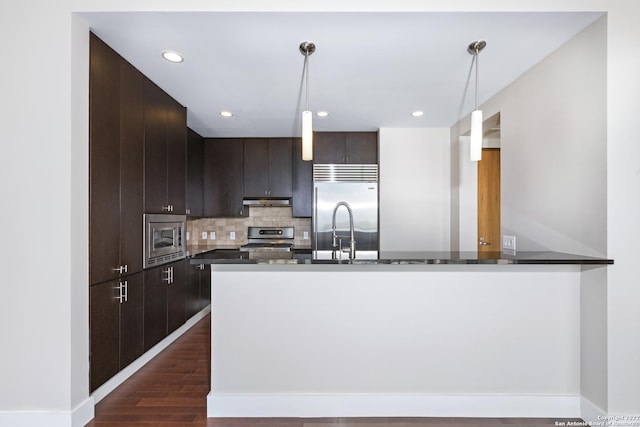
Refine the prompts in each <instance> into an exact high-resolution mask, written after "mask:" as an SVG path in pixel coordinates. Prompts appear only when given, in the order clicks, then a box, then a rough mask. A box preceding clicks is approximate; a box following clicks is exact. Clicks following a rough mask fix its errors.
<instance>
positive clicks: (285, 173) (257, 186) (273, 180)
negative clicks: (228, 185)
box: [244, 138, 293, 198]
mask: <svg viewBox="0 0 640 427" xmlns="http://www.w3.org/2000/svg"><path fill="white" fill-rule="evenodd" d="M291 150H292V141H291V138H253V139H245V140H244V196H245V197H256V198H257V197H279V198H290V197H291V195H292V178H293V175H292V165H291V161H292V157H291Z"/></svg>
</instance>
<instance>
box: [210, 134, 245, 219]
mask: <svg viewBox="0 0 640 427" xmlns="http://www.w3.org/2000/svg"><path fill="white" fill-rule="evenodd" d="M243 163H244V144H243V140H242V139H233V138H231V139H218V138H213V139H205V140H204V216H207V217H238V216H247V215H248V214H249V210H248V209H245V208H244V206H243V205H242V198H243V194H244V167H243Z"/></svg>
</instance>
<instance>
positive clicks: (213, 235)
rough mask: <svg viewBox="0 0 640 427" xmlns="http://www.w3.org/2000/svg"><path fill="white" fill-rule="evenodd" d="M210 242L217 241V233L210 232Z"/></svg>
mask: <svg viewBox="0 0 640 427" xmlns="http://www.w3.org/2000/svg"><path fill="white" fill-rule="evenodd" d="M209 240H216V232H215V231H210V232H209Z"/></svg>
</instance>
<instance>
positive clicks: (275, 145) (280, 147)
mask: <svg viewBox="0 0 640 427" xmlns="http://www.w3.org/2000/svg"><path fill="white" fill-rule="evenodd" d="M292 149H293V147H292V143H291V138H271V139H270V140H269V196H270V197H291V196H292V191H293V190H292V180H293V170H292V169H293V166H292V164H291V162H292V160H293V159H292V158H291V152H292Z"/></svg>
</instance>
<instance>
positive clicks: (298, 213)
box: [292, 138, 313, 217]
mask: <svg viewBox="0 0 640 427" xmlns="http://www.w3.org/2000/svg"><path fill="white" fill-rule="evenodd" d="M292 163H293V199H292V202H293V216H294V217H310V216H311V209H312V204H313V203H312V202H313V163H312V162H308V161H304V160H302V141H301V140H300V138H296V139H294V141H293V159H292Z"/></svg>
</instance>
